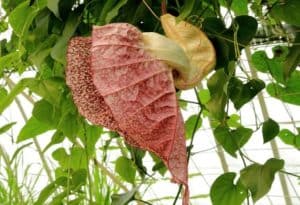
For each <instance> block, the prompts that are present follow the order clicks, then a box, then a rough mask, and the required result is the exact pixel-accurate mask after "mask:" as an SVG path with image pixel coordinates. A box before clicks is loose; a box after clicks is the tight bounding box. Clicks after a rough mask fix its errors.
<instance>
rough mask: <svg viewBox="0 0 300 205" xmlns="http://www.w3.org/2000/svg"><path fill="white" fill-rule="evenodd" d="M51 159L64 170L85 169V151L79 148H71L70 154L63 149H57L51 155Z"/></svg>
mask: <svg viewBox="0 0 300 205" xmlns="http://www.w3.org/2000/svg"><path fill="white" fill-rule="evenodd" d="M52 157H53V159H55V160H56V161H58V163H59V164H60V166H61V167H62V168H63V169H65V170H68V169H72V170H73V171H76V170H80V169H86V166H87V155H86V150H85V149H83V148H80V147H72V148H71V150H70V154H68V153H67V152H66V150H65V149H64V148H58V149H57V150H55V151H54V152H53V153H52Z"/></svg>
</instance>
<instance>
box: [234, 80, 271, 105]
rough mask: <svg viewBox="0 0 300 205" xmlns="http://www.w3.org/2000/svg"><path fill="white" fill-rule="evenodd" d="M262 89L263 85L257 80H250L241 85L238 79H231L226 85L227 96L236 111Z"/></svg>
mask: <svg viewBox="0 0 300 205" xmlns="http://www.w3.org/2000/svg"><path fill="white" fill-rule="evenodd" d="M264 87H265V83H264V82H263V81H262V80H259V79H252V80H250V81H249V82H247V83H246V84H243V82H242V81H241V80H239V79H238V78H235V77H232V78H231V79H230V81H229V85H228V95H229V98H230V100H231V101H232V102H233V104H234V107H235V108H236V109H237V110H238V109H240V108H241V107H242V106H243V105H244V104H246V103H247V102H249V101H250V100H252V99H253V98H254V97H255V96H256V95H257V94H258V93H259V92H260V91H261V90H262V89H264Z"/></svg>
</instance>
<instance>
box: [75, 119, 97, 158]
mask: <svg viewBox="0 0 300 205" xmlns="http://www.w3.org/2000/svg"><path fill="white" fill-rule="evenodd" d="M102 131H103V130H102V127H99V126H95V125H89V124H87V123H85V124H84V125H83V127H82V128H81V130H80V131H79V137H80V138H81V140H82V141H83V142H84V143H85V146H86V149H87V154H88V156H93V155H94V154H95V150H96V147H95V145H96V143H97V141H98V139H99V138H100V137H101V133H102Z"/></svg>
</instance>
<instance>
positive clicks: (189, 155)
mask: <svg viewBox="0 0 300 205" xmlns="http://www.w3.org/2000/svg"><path fill="white" fill-rule="evenodd" d="M194 92H195V95H196V97H197V101H198V103H197V104H198V105H199V106H200V111H199V112H198V115H197V118H196V122H195V125H194V128H193V132H192V137H191V141H190V144H189V146H188V147H187V161H188V164H189V161H190V157H191V153H192V148H193V143H194V139H195V134H196V131H197V125H198V123H199V120H200V117H201V114H202V112H203V110H204V105H203V104H202V103H201V101H200V98H199V96H198V92H197V89H196V88H194ZM181 190H182V184H181V185H179V188H178V191H177V194H176V196H175V199H174V201H173V205H175V204H176V202H177V200H178V198H179V195H180V193H181Z"/></svg>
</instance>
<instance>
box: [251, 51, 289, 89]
mask: <svg viewBox="0 0 300 205" xmlns="http://www.w3.org/2000/svg"><path fill="white" fill-rule="evenodd" d="M272 50H273V54H274V57H273V58H269V57H268V56H267V53H266V52H265V51H257V52H255V53H254V54H253V55H252V57H251V60H252V63H253V65H254V66H255V68H256V69H257V70H259V71H261V72H266V73H267V72H268V73H270V74H271V75H272V77H273V78H274V79H275V80H276V81H277V82H279V83H285V77H284V69H283V65H284V63H285V62H286V56H287V55H288V49H287V47H282V46H276V47H274V48H273V49H272Z"/></svg>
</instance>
